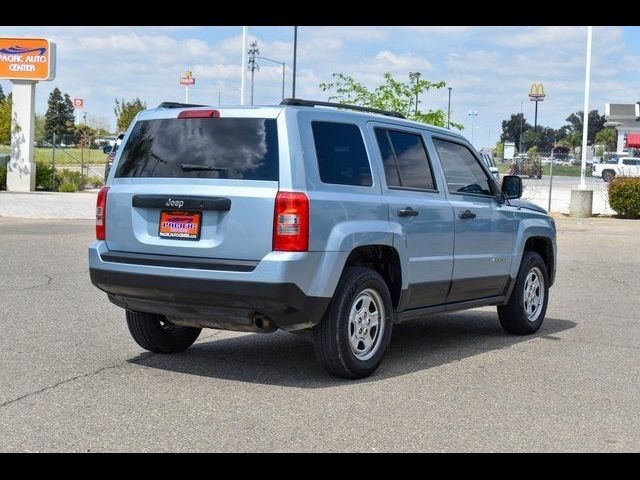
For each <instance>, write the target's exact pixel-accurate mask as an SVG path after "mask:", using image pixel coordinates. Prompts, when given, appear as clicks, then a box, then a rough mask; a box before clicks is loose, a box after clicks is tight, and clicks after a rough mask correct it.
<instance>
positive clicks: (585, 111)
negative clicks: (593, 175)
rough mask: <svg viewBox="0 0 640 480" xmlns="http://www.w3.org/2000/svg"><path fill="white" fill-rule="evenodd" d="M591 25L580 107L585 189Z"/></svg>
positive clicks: (582, 183)
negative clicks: (582, 100) (582, 97)
mask: <svg viewBox="0 0 640 480" xmlns="http://www.w3.org/2000/svg"><path fill="white" fill-rule="evenodd" d="M592 30H593V27H591V26H588V27H587V65H586V67H585V74H584V108H583V109H582V162H581V164H580V188H581V189H582V190H585V189H586V188H587V184H586V183H585V179H584V177H585V174H586V169H587V133H588V132H589V83H590V79H591V35H592Z"/></svg>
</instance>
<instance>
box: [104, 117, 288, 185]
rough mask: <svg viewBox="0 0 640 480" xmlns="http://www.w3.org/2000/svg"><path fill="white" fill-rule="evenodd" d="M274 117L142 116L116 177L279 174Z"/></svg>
mask: <svg viewBox="0 0 640 480" xmlns="http://www.w3.org/2000/svg"><path fill="white" fill-rule="evenodd" d="M278 158H279V157H278V132H277V125H276V120H275V119H265V118H186V119H178V118H171V119H159V120H141V121H138V122H137V123H136V124H135V125H134V127H133V130H132V131H131V134H130V135H129V139H128V140H127V143H126V145H125V146H124V149H123V151H122V154H121V156H120V163H119V164H118V170H117V171H116V177H121V178H122V177H168V178H225V179H234V180H276V181H277V180H278V169H279V161H278Z"/></svg>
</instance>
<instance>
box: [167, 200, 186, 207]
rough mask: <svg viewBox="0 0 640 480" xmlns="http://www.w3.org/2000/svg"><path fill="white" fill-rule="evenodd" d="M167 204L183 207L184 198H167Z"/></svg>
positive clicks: (168, 205)
mask: <svg viewBox="0 0 640 480" xmlns="http://www.w3.org/2000/svg"><path fill="white" fill-rule="evenodd" d="M165 205H166V206H167V207H178V208H182V206H183V205H184V200H171V199H169V200H167V203H165Z"/></svg>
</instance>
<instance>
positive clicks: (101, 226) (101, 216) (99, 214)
mask: <svg viewBox="0 0 640 480" xmlns="http://www.w3.org/2000/svg"><path fill="white" fill-rule="evenodd" d="M107 193H109V187H102V188H101V189H100V191H99V192H98V199H97V200H96V240H106V239H107V235H106V231H105V224H106V222H107Z"/></svg>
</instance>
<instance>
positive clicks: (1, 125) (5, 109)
mask: <svg viewBox="0 0 640 480" xmlns="http://www.w3.org/2000/svg"><path fill="white" fill-rule="evenodd" d="M8 143H11V94H9V96H8V97H7V98H6V99H5V100H4V101H2V102H0V144H8Z"/></svg>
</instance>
